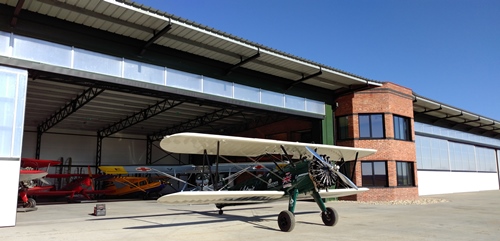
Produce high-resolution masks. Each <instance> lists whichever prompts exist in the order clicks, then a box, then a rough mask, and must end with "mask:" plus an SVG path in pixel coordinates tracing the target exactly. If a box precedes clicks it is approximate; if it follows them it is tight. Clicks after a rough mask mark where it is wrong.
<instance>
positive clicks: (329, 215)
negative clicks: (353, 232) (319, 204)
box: [321, 207, 339, 226]
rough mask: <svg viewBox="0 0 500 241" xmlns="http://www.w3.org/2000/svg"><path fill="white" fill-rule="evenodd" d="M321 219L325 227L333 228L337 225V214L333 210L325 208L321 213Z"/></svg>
mask: <svg viewBox="0 0 500 241" xmlns="http://www.w3.org/2000/svg"><path fill="white" fill-rule="evenodd" d="M321 219H322V220H323V223H324V224H325V225H326V226H335V224H337V221H338V220H339V219H338V214H337V211H335V209H333V208H330V207H328V208H326V211H324V212H321Z"/></svg>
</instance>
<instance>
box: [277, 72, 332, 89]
mask: <svg viewBox="0 0 500 241" xmlns="http://www.w3.org/2000/svg"><path fill="white" fill-rule="evenodd" d="M321 74H323V72H322V71H321V67H319V71H318V72H316V73H314V74H311V75H308V76H304V74H302V78H301V79H299V80H296V81H294V82H293V83H291V84H290V85H289V86H288V87H287V88H286V90H289V89H291V88H292V87H294V86H295V85H298V84H300V83H302V82H304V81H306V80H308V79H311V78H314V77H316V76H320V75H321Z"/></svg>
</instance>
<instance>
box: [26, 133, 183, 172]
mask: <svg viewBox="0 0 500 241" xmlns="http://www.w3.org/2000/svg"><path fill="white" fill-rule="evenodd" d="M92 134H94V135H92ZM145 139H146V137H143V139H141V138H138V137H134V138H113V137H110V138H104V139H103V142H102V149H101V151H102V152H101V164H102V165H139V164H145V163H146V140H145ZM155 145H156V146H159V142H155ZM22 148H23V149H22V157H29V158H34V157H35V152H36V133H35V132H31V131H29V132H24V139H23V147H22ZM96 149H97V137H95V133H80V134H73V133H72V134H64V133H51V132H48V133H44V134H43V135H42V144H41V150H40V159H49V160H57V159H59V158H61V157H62V158H63V159H64V160H66V159H67V158H69V157H71V159H72V165H95V160H96ZM165 155H166V153H165V152H164V151H162V150H161V149H159V148H157V147H155V146H153V150H152V161H156V160H159V159H160V161H158V162H156V163H154V164H156V165H158V164H175V165H177V164H179V161H178V160H177V159H176V158H178V157H179V155H178V154H173V155H172V156H168V157H166V158H162V157H163V156H165ZM183 162H184V163H187V160H186V157H185V156H183Z"/></svg>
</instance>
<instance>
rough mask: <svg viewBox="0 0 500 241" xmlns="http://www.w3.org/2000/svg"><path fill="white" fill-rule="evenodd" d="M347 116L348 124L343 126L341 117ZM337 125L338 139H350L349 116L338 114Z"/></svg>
mask: <svg viewBox="0 0 500 241" xmlns="http://www.w3.org/2000/svg"><path fill="white" fill-rule="evenodd" d="M343 118H345V122H346V126H345V127H344V126H341V121H340V120H341V119H343ZM335 125H336V128H337V131H336V133H337V140H341V141H342V140H349V139H350V138H351V137H350V135H349V116H348V115H345V116H338V117H337V118H336V120H335Z"/></svg>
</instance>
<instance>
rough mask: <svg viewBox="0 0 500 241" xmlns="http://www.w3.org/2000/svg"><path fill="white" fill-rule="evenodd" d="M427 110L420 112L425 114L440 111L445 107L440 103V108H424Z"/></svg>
mask: <svg viewBox="0 0 500 241" xmlns="http://www.w3.org/2000/svg"><path fill="white" fill-rule="evenodd" d="M424 109H425V110H424V111H422V112H420V113H421V114H425V113H429V112H433V111H440V110H442V109H443V107H442V106H441V105H440V106H439V108H436V109H430V110H428V109H427V108H424Z"/></svg>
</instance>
